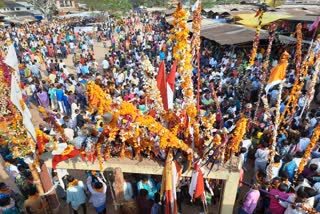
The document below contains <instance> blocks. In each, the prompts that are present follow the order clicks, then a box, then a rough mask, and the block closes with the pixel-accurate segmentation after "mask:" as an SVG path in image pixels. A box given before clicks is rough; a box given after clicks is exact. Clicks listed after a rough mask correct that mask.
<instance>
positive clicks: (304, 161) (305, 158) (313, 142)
mask: <svg viewBox="0 0 320 214" xmlns="http://www.w3.org/2000/svg"><path fill="white" fill-rule="evenodd" d="M319 137H320V125H318V126H317V127H316V128H315V129H314V130H313V134H312V137H311V139H310V143H309V145H308V147H307V149H306V151H305V152H304V155H303V157H302V159H301V162H300V164H299V167H298V171H297V172H298V174H300V173H301V172H302V171H303V169H304V166H305V165H306V164H307V162H308V160H309V158H310V154H311V151H312V149H313V147H314V146H315V145H316V144H317V142H318V140H319Z"/></svg>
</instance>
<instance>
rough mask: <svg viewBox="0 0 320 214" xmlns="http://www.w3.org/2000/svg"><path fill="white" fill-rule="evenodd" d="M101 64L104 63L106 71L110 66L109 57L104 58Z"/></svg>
mask: <svg viewBox="0 0 320 214" xmlns="http://www.w3.org/2000/svg"><path fill="white" fill-rule="evenodd" d="M101 65H102V69H103V72H106V71H107V70H108V68H109V66H110V65H109V62H108V60H107V59H104V60H103V61H102V63H101Z"/></svg>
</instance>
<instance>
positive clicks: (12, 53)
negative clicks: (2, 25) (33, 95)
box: [4, 44, 20, 80]
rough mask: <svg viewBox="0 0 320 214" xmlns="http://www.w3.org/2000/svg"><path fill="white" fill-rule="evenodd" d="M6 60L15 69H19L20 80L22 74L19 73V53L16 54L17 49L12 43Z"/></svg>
mask: <svg viewBox="0 0 320 214" xmlns="http://www.w3.org/2000/svg"><path fill="white" fill-rule="evenodd" d="M4 62H5V63H6V64H7V65H9V66H10V67H11V68H13V69H14V70H15V71H17V77H18V80H20V74H19V72H18V71H19V60H18V57H17V54H16V50H15V48H14V46H13V44H12V45H10V46H9V49H8V53H7V56H6V58H5V60H4Z"/></svg>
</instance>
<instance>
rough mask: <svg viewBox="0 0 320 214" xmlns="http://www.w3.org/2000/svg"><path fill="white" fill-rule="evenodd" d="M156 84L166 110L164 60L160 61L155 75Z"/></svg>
mask: <svg viewBox="0 0 320 214" xmlns="http://www.w3.org/2000/svg"><path fill="white" fill-rule="evenodd" d="M157 86H158V89H159V91H160V94H161V98H162V103H163V108H164V110H166V111H167V110H168V96H167V80H166V71H165V66H164V62H163V61H162V62H161V63H160V67H159V72H158V76H157Z"/></svg>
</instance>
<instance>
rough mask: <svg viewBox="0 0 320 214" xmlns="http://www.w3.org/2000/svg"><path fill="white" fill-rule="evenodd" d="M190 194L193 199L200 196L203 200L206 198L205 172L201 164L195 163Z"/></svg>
mask: <svg viewBox="0 0 320 214" xmlns="http://www.w3.org/2000/svg"><path fill="white" fill-rule="evenodd" d="M189 195H190V196H191V199H192V201H194V200H195V199H196V198H199V197H200V198H201V200H202V201H204V199H205V192H204V182H203V173H202V171H201V169H200V165H199V164H196V165H195V168H194V172H193V174H192V177H191V182H190V186H189Z"/></svg>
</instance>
